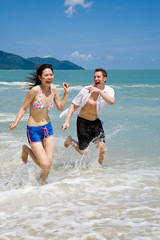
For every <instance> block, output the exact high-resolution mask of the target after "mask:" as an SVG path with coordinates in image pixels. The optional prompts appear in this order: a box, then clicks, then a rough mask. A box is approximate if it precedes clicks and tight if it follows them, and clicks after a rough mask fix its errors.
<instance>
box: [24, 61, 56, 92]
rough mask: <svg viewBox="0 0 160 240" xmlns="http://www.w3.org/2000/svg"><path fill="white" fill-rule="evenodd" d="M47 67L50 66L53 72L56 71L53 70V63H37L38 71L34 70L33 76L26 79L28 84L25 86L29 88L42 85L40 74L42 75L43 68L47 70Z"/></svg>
mask: <svg viewBox="0 0 160 240" xmlns="http://www.w3.org/2000/svg"><path fill="white" fill-rule="evenodd" d="M46 68H50V69H51V70H52V72H53V73H54V71H53V67H52V65H51V64H42V65H40V64H39V65H37V66H36V71H34V72H32V73H31V77H28V78H27V79H26V81H25V82H26V84H25V86H26V87H27V88H29V89H31V88H33V87H34V86H36V85H41V81H40V80H39V77H38V76H42V72H43V70H45V69H46Z"/></svg>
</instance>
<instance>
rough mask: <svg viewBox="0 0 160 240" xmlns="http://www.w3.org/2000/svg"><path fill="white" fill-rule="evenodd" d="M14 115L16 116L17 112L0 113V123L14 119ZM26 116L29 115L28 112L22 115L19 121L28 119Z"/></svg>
mask: <svg viewBox="0 0 160 240" xmlns="http://www.w3.org/2000/svg"><path fill="white" fill-rule="evenodd" d="M16 116H17V113H16V114H13V113H0V123H3V122H12V121H15V118H16ZM28 117H29V114H25V116H23V118H22V119H21V121H26V120H27V119H28Z"/></svg>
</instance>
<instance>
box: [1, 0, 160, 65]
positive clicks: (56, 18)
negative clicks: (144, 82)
mask: <svg viewBox="0 0 160 240" xmlns="http://www.w3.org/2000/svg"><path fill="white" fill-rule="evenodd" d="M0 50H2V51H5V52H8V53H13V54H17V55H19V56H22V57H24V58H29V57H54V58H56V59H58V60H69V61H71V62H73V63H75V64H77V65H80V66H82V67H83V68H85V69H95V68H99V67H102V68H105V69H106V70H112V69H117V70H118V69H160V0H45V1H44V0H0Z"/></svg>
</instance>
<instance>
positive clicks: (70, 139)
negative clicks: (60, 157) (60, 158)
mask: <svg viewBox="0 0 160 240" xmlns="http://www.w3.org/2000/svg"><path fill="white" fill-rule="evenodd" d="M71 142H72V136H68V137H67V138H66V141H65V142H64V146H65V147H66V148H68V147H69V145H70V144H71Z"/></svg>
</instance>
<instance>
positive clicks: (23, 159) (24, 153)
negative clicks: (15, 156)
mask: <svg viewBox="0 0 160 240" xmlns="http://www.w3.org/2000/svg"><path fill="white" fill-rule="evenodd" d="M26 147H27V146H26V145H23V146H22V161H23V162H24V163H27V160H28V153H27V151H26V150H25V149H26ZM27 148H28V147H27Z"/></svg>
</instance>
